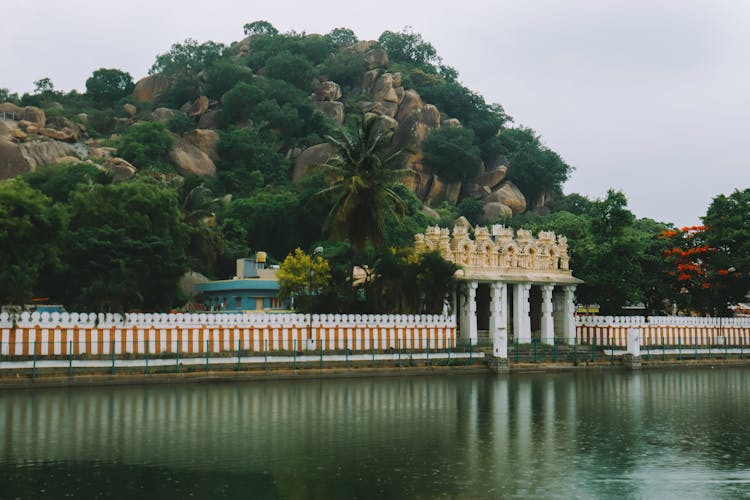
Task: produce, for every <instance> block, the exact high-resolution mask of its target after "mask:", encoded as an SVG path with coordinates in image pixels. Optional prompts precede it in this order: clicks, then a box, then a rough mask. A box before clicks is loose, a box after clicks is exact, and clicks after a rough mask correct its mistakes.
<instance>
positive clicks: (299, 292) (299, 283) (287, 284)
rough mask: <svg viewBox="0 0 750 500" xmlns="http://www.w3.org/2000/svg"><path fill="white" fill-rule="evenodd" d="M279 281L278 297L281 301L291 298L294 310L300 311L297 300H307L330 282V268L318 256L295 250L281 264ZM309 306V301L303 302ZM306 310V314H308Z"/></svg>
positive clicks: (300, 304) (298, 249)
mask: <svg viewBox="0 0 750 500" xmlns="http://www.w3.org/2000/svg"><path fill="white" fill-rule="evenodd" d="M277 277H278V279H279V297H280V298H281V299H282V300H285V299H288V298H292V299H293V300H294V301H295V302H294V303H295V309H297V310H298V311H299V310H302V309H301V306H302V305H303V304H302V303H300V301H299V300H298V299H299V298H300V297H301V296H303V295H306V296H307V297H308V299H309V298H310V297H312V296H313V295H318V294H319V293H320V292H321V290H323V289H324V288H326V287H327V286H328V284H329V283H330V281H331V266H330V265H329V264H328V261H327V260H325V259H323V258H322V257H321V256H320V255H315V256H311V255H309V254H307V253H305V252H303V251H302V249H300V248H297V249H296V250H295V251H294V253H290V254H289V255H287V256H286V258H285V259H284V262H282V263H281V266H280V267H279V271H278V273H277ZM305 303H306V304H307V305H308V306H310V305H312V301H311V300H307V301H305ZM310 311H311V310H308V311H307V312H310Z"/></svg>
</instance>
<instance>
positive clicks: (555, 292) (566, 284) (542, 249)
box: [414, 218, 582, 358]
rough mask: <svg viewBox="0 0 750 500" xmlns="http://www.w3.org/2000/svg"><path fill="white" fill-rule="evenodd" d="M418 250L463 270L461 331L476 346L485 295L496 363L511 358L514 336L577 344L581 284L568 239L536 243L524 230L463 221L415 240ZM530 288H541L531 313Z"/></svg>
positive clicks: (544, 234) (543, 237) (547, 237)
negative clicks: (577, 295) (576, 296)
mask: <svg viewBox="0 0 750 500" xmlns="http://www.w3.org/2000/svg"><path fill="white" fill-rule="evenodd" d="M472 233H473V237H472ZM414 246H415V249H416V250H417V252H420V253H423V252H431V251H438V252H440V254H441V255H442V256H443V258H444V259H446V260H448V261H450V262H453V263H455V264H457V265H458V266H459V267H460V269H459V271H458V272H457V273H456V277H457V278H458V281H459V290H458V293H457V294H456V298H457V301H458V307H457V309H458V319H459V331H460V335H461V336H462V337H463V338H464V339H465V340H466V341H468V342H473V343H476V342H477V340H478V330H477V314H478V308H477V301H478V294H481V293H484V294H485V295H484V297H485V298H487V297H488V298H487V300H484V299H483V301H484V302H487V303H488V306H487V307H486V311H487V312H485V317H486V318H487V321H486V324H487V326H486V327H483V328H487V329H488V337H489V340H490V341H491V342H492V345H493V352H494V355H495V357H500V358H505V357H507V343H508V340H509V338H510V334H511V333H512V336H513V338H514V340H515V341H518V342H519V343H529V342H532V333H535V334H537V335H538V340H539V341H540V342H542V343H546V344H552V343H553V342H554V341H555V337H561V338H563V339H565V341H566V342H569V343H573V341H574V338H575V318H574V314H575V305H574V291H575V287H576V285H577V284H579V283H582V281H581V280H579V279H578V278H575V277H574V276H573V272H572V270H571V269H570V256H569V254H568V240H567V238H565V237H564V236H558V235H555V233H554V232H552V231H541V232H540V233H539V234H537V235H536V237H534V235H533V234H532V233H531V232H530V231H527V230H525V229H519V230H518V231H515V233H514V231H513V229H512V228H508V227H505V226H501V225H493V226H492V227H491V228H490V229H487V228H486V227H482V226H477V227H474V228H472V227H471V225H470V224H469V223H468V222H467V221H466V219H464V218H461V219H459V221H458V223H457V224H456V225H455V226H454V228H453V231H451V230H449V229H448V228H440V227H437V226H431V227H428V228H427V231H426V232H425V233H424V234H417V235H416V236H415V237H414ZM480 285H484V286H483V287H481V288H480ZM509 287H511V288H510V289H509ZM532 287H538V290H535V291H534V295H535V296H536V297H538V298H537V304H538V305H537V307H536V308H534V310H533V312H532V304H531V303H530V300H529V299H530V296H531V293H532V292H531V290H532ZM487 290H488V291H487ZM453 309H456V307H454V308H453ZM532 323H533V325H532Z"/></svg>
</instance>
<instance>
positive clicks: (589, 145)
mask: <svg viewBox="0 0 750 500" xmlns="http://www.w3.org/2000/svg"><path fill="white" fill-rule="evenodd" d="M2 10H3V18H4V22H3V23H2V27H1V28H0V46H2V47H3V51H2V52H1V53H0V87H5V88H8V89H10V90H11V91H15V92H24V91H30V90H32V88H33V83H32V82H33V81H35V80H38V79H39V78H41V77H49V78H51V79H52V81H53V82H54V84H55V88H56V89H57V90H65V91H67V90H70V89H74V88H75V89H78V90H84V88H85V87H84V82H85V80H86V78H88V77H89V76H90V75H91V73H92V72H93V71H94V70H96V69H98V68H100V67H108V68H119V69H122V70H124V71H128V72H129V73H131V74H132V75H133V77H134V79H136V80H137V79H138V78H141V77H143V76H145V75H146V74H147V71H148V68H149V67H150V66H151V64H152V63H153V61H154V58H155V56H156V55H157V54H159V53H162V52H165V51H167V50H168V49H169V46H170V45H171V44H172V43H175V42H179V41H182V40H184V39H185V38H188V37H190V38H194V39H197V40H198V41H201V42H202V41H206V40H214V41H219V42H224V43H229V42H231V41H234V40H239V39H241V38H242V36H243V34H242V26H243V24H245V23H246V22H250V21H254V20H259V19H265V20H267V21H270V22H271V23H272V24H273V25H274V26H276V27H277V28H278V29H279V30H280V31H287V30H295V31H306V32H308V33H327V32H328V31H330V30H331V29H332V28H336V27H342V26H343V27H349V28H351V29H353V30H354V31H355V32H356V33H357V35H358V37H359V38H360V39H376V38H377V37H378V36H379V35H380V33H382V32H383V31H384V30H394V31H395V30H400V29H402V28H403V27H404V26H406V25H410V26H412V27H413V29H414V30H415V31H416V32H418V33H421V34H422V36H423V37H424V38H425V39H426V40H427V41H429V42H431V43H432V44H433V45H434V46H435V47H436V48H437V50H438V53H439V54H440V55H441V56H442V58H443V61H444V63H445V64H448V65H450V66H453V67H455V68H456V69H457V70H458V71H459V73H460V79H461V80H462V82H463V83H464V84H465V85H466V86H467V87H469V88H470V89H472V90H475V91H477V92H479V93H481V94H483V95H484V96H485V98H486V99H487V101H488V102H497V103H500V104H502V105H503V107H504V108H505V110H506V112H508V114H510V115H511V116H513V117H514V119H515V123H516V124H518V125H525V126H528V127H531V128H533V129H534V130H536V131H537V132H538V133H539V134H541V136H542V139H543V141H544V142H545V144H547V145H548V146H549V147H551V148H552V149H554V150H555V151H557V152H558V153H559V154H560V155H561V156H562V157H563V158H564V159H565V160H566V161H567V162H568V163H569V164H571V165H572V166H574V167H575V171H574V172H573V175H572V177H571V179H570V180H569V181H568V182H567V184H566V185H565V192H567V193H570V192H579V193H582V194H585V195H587V196H591V197H602V196H604V195H605V193H606V190H607V189H608V188H615V189H619V190H622V191H624V192H625V194H626V195H627V197H628V200H629V201H630V207H631V209H632V210H633V211H634V212H635V213H636V215H637V216H639V217H650V218H653V219H657V220H662V221H668V222H674V223H675V224H677V225H679V226H682V225H692V224H695V223H698V221H699V217H700V216H701V215H703V214H705V210H706V207H707V206H708V204H709V203H710V200H711V199H712V198H713V197H714V196H716V195H717V194H719V193H726V194H728V193H731V192H732V191H733V190H734V189H738V188H739V189H744V188H747V187H750V169H749V168H748V166H749V165H748V158H749V157H750V155H749V154H748V153H747V152H746V151H745V149H746V148H745V146H746V144H748V143H750V126H749V125H748V120H750V1H747V0H711V1H709V0H705V1H696V0H693V1H691V0H679V1H678V0H606V1H605V0H572V1H569V0H495V1H490V0H487V1H472V0H464V1H461V2H441V1H440V0H432V1H421V0H419V1H409V2H405V1H403V0H400V1H392V0H380V1H378V2H372V1H369V2H356V1H354V0H349V1H340V0H329V1H327V2H306V1H299V2H294V1H289V0H271V1H269V0H264V1H255V0H244V1H240V0H213V1H211V2H206V1H205V0H203V1H196V0H182V1H181V2H173V1H170V2H166V1H158V0H130V1H128V2H123V1H121V0H118V1H109V0H99V1H96V2H92V1H90V0H86V1H83V0H66V1H64V2H61V1H59V0H35V1H34V2H4V5H3V8H2Z"/></svg>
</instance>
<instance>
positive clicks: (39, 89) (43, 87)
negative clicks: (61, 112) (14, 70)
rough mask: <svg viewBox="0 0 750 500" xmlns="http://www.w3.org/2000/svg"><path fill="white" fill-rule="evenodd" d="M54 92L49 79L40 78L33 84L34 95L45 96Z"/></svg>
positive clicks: (53, 86) (53, 85)
mask: <svg viewBox="0 0 750 500" xmlns="http://www.w3.org/2000/svg"><path fill="white" fill-rule="evenodd" d="M54 91H55V84H53V83H52V80H50V79H49V78H47V77H45V78H40V79H39V80H36V81H35V82H34V93H35V94H47V93H52V92H54Z"/></svg>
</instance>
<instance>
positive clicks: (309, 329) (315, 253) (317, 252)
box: [307, 247, 323, 347]
mask: <svg viewBox="0 0 750 500" xmlns="http://www.w3.org/2000/svg"><path fill="white" fill-rule="evenodd" d="M322 255H323V247H315V249H314V250H313V254H312V256H310V280H309V281H308V285H309V286H308V287H307V298H308V304H307V307H308V308H309V309H308V310H307V344H308V347H309V346H310V345H312V343H313V342H314V341H313V339H312V295H313V293H312V287H313V273H314V267H313V266H314V264H315V259H316V258H320V257H321V256H322Z"/></svg>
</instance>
